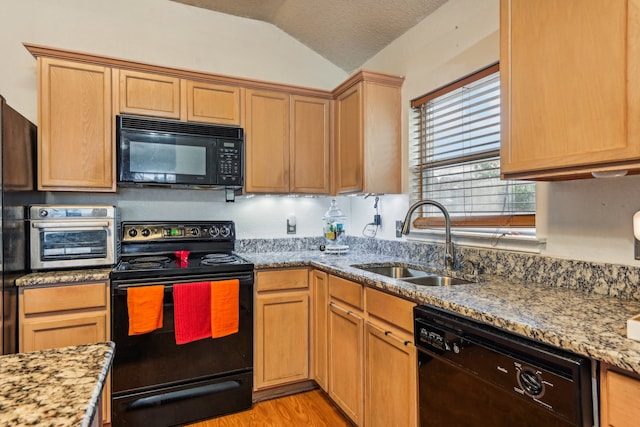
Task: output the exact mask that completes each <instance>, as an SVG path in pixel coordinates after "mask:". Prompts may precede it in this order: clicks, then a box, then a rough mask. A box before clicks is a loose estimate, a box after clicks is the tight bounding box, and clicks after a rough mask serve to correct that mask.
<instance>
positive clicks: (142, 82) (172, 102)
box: [113, 69, 180, 119]
mask: <svg viewBox="0 0 640 427" xmlns="http://www.w3.org/2000/svg"><path fill="white" fill-rule="evenodd" d="M113 71H114V76H118V77H115V78H114V80H117V85H118V86H117V87H118V88H119V90H118V102H117V106H118V111H117V112H116V113H120V114H139V115H143V116H154V117H163V118H166V119H179V118H180V79H179V78H178V77H174V76H169V75H164V74H156V73H145V72H140V71H133V70H117V69H116V70H113Z"/></svg>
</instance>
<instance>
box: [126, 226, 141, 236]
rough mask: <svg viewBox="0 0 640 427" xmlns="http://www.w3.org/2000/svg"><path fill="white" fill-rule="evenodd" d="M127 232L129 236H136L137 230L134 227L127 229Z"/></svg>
mask: <svg viewBox="0 0 640 427" xmlns="http://www.w3.org/2000/svg"><path fill="white" fill-rule="evenodd" d="M127 234H128V235H129V237H136V236H137V235H138V230H136V229H135V228H131V229H129V232H128V233H127Z"/></svg>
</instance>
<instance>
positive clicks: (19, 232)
mask: <svg viewBox="0 0 640 427" xmlns="http://www.w3.org/2000/svg"><path fill="white" fill-rule="evenodd" d="M0 147H1V152H2V159H1V160H2V161H1V162H0V172H1V173H0V177H1V178H2V181H1V182H0V186H1V189H2V191H1V193H0V202H1V203H2V209H0V215H1V218H0V220H1V223H2V227H1V228H0V240H1V241H2V246H1V250H0V273H1V274H2V282H1V283H0V291H1V292H0V326H1V328H0V330H2V336H1V337H0V354H11V353H16V352H17V351H18V288H17V287H16V285H15V281H16V279H17V278H18V277H20V276H22V275H24V274H26V273H28V272H29V258H28V249H29V248H28V246H29V244H28V234H27V233H28V230H27V228H26V208H27V206H28V205H30V204H35V203H43V202H44V199H45V197H44V193H40V192H38V191H36V184H35V183H36V179H35V177H36V175H35V153H36V126H35V125H34V124H33V123H31V122H30V121H29V120H28V119H27V118H25V117H24V116H23V115H21V114H20V113H18V112H17V111H16V110H14V109H13V108H11V107H10V106H9V105H7V103H6V101H5V99H4V98H3V97H2V96H0Z"/></svg>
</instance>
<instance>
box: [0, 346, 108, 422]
mask: <svg viewBox="0 0 640 427" xmlns="http://www.w3.org/2000/svg"><path fill="white" fill-rule="evenodd" d="M114 348H115V345H114V344H113V343H112V342H103V343H96V344H87V345H79V346H73V347H63V348H56V349H51V350H43V351H35V352H31V353H18V354H11V355H6V356H0V425H3V426H12V427H20V426H39V425H42V426H83V427H84V426H90V425H92V422H93V418H94V416H95V415H96V413H97V412H99V405H98V403H99V401H100V395H101V393H102V388H103V387H104V384H105V381H106V378H107V374H108V373H109V369H110V368H111V363H112V360H113V354H114ZM98 416H99V415H98Z"/></svg>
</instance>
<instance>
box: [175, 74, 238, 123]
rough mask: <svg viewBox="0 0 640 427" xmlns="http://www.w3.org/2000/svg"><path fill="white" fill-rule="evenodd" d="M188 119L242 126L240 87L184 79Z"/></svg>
mask: <svg viewBox="0 0 640 427" xmlns="http://www.w3.org/2000/svg"><path fill="white" fill-rule="evenodd" d="M184 84H185V86H186V88H185V93H186V101H185V104H186V109H187V113H186V116H187V120H188V121H190V122H205V123H219V124H223V125H235V126H240V88H239V87H237V86H228V85H220V84H214V83H205V82H196V81H193V80H186V81H184Z"/></svg>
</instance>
